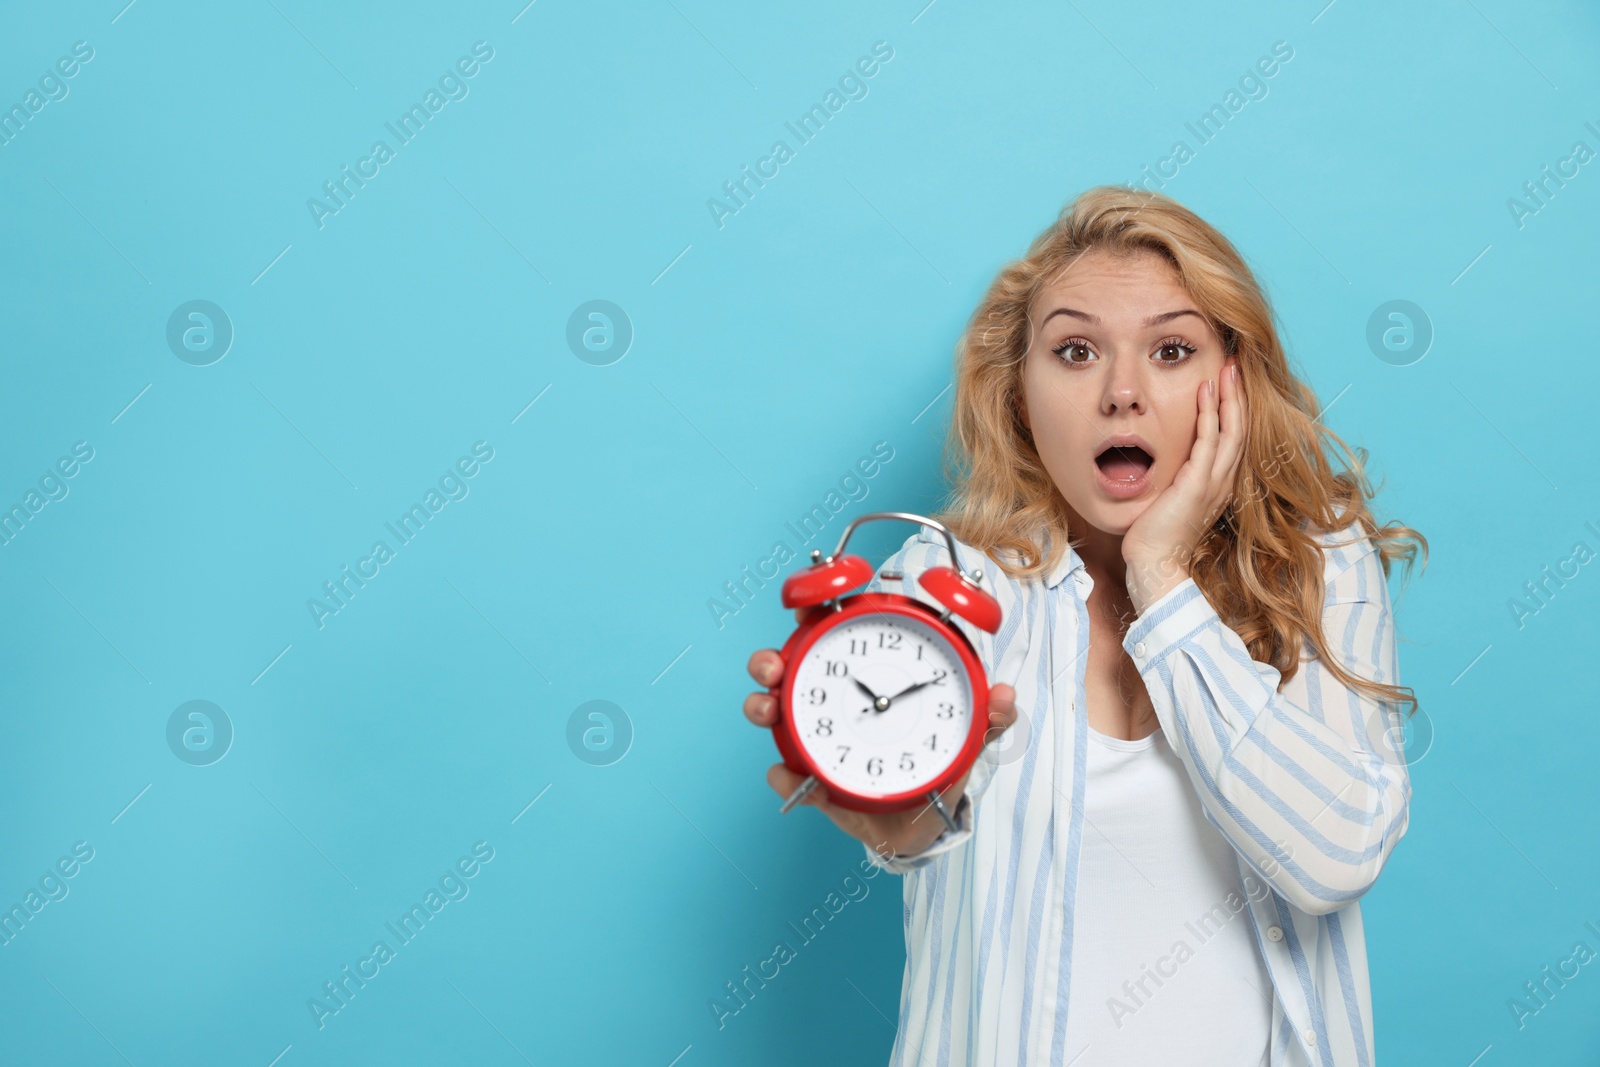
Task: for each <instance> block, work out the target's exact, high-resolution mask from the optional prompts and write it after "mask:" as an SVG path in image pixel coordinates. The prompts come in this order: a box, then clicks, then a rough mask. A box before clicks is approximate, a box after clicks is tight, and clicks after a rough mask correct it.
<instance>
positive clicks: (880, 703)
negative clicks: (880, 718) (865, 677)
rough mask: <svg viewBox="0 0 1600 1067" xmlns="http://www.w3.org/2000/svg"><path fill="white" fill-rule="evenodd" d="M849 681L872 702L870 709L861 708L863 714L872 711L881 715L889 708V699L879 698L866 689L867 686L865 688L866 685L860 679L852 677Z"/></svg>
mask: <svg viewBox="0 0 1600 1067" xmlns="http://www.w3.org/2000/svg"><path fill="white" fill-rule="evenodd" d="M850 680H851V681H852V682H855V683H856V688H857V689H859V690H861V691H862V692H863V693H865V694H866V695H867V697H868V698H869V699H870V700H871V701H872V706H871V707H870V708H862V709H861V710H862V711H863V712H866V711H874V712H878V713H882V712H883V711H884V710H885V709H887V708H888V707H889V698H888V697H881V696H879V695H878V694H877V693H874V692H873V691H872V690H870V689H868V688H867V686H866V683H864V682H863V681H862V680H861V679H860V678H855V677H852V678H851V679H850Z"/></svg>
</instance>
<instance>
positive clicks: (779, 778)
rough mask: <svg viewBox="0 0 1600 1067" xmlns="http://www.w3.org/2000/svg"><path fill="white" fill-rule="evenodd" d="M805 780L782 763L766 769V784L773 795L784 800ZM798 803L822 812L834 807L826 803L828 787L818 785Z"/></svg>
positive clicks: (801, 775)
mask: <svg viewBox="0 0 1600 1067" xmlns="http://www.w3.org/2000/svg"><path fill="white" fill-rule="evenodd" d="M805 780H806V776H805V775H803V774H800V773H799V772H797V771H791V770H790V769H789V768H788V767H787V766H786V765H784V764H782V763H774V764H773V765H772V766H770V767H768V768H767V784H768V785H770V786H771V787H772V791H773V792H774V793H776V794H778V795H779V796H780V797H783V798H784V799H785V800H787V799H788V798H789V794H791V793H793V792H794V791H795V790H796V789H799V788H800V783H801V782H803V781H805ZM800 803H802V804H810V805H811V806H813V807H818V808H822V809H824V810H833V809H834V805H832V804H830V803H828V787H827V786H825V785H818V786H817V787H816V788H815V789H813V790H812V791H811V792H810V793H809V794H807V796H806V798H805V799H804V800H802V801H801V802H800Z"/></svg>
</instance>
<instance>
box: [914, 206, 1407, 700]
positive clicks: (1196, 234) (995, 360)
mask: <svg viewBox="0 0 1600 1067" xmlns="http://www.w3.org/2000/svg"><path fill="white" fill-rule="evenodd" d="M1091 249H1099V250H1103V251H1106V252H1109V253H1112V254H1116V255H1130V254H1140V253H1143V252H1154V253H1156V254H1158V255H1160V256H1161V257H1163V258H1164V259H1165V260H1166V261H1167V262H1168V263H1170V264H1171V265H1172V266H1173V267H1174V268H1175V269H1176V270H1177V274H1178V279H1179V282H1180V284H1181V285H1182V286H1183V287H1184V288H1185V289H1186V290H1187V291H1188V293H1189V294H1190V295H1191V296H1192V297H1193V298H1194V301H1195V304H1196V305H1197V306H1198V308H1199V310H1200V312H1201V314H1203V315H1205V316H1206V318H1207V320H1208V321H1209V322H1210V323H1211V326H1212V328H1213V329H1214V330H1216V332H1217V335H1218V336H1219V337H1221V338H1222V340H1223V344H1224V349H1225V351H1226V353H1227V354H1228V355H1233V356H1237V357H1238V360H1239V370H1240V373H1241V375H1242V381H1243V385H1244V391H1245V395H1246V396H1248V397H1249V398H1250V402H1249V416H1248V420H1247V425H1246V428H1245V442H1244V453H1243V455H1242V457H1241V462H1240V464H1239V469H1238V474H1237V481H1236V484H1235V486H1234V494H1233V501H1232V503H1230V504H1229V506H1228V508H1227V509H1226V510H1225V511H1224V512H1223V514H1222V516H1221V517H1220V518H1219V519H1218V520H1217V522H1216V524H1215V525H1214V526H1212V527H1211V528H1210V529H1208V530H1207V532H1206V533H1205V535H1204V536H1203V537H1202V538H1201V540H1200V543H1199V545H1198V546H1197V548H1196V550H1195V553H1194V555H1193V557H1192V558H1191V559H1190V561H1189V574H1190V576H1191V577H1192V578H1193V579H1194V580H1195V583H1196V584H1197V585H1198V586H1199V587H1200V589H1201V591H1202V592H1203V593H1204V594H1205V596H1206V599H1207V600H1208V601H1210V603H1211V604H1212V605H1213V606H1214V607H1215V608H1216V610H1217V614H1218V615H1219V616H1221V618H1222V620H1223V621H1224V622H1225V623H1227V625H1228V626H1229V628H1231V629H1232V630H1233V631H1234V632H1235V633H1237V634H1238V635H1239V636H1240V638H1242V639H1243V640H1244V643H1245V645H1246V646H1247V647H1248V649H1249V650H1250V655H1251V657H1252V658H1253V659H1255V660H1257V661H1259V662H1262V663H1268V664H1271V665H1272V666H1273V667H1275V668H1277V670H1278V672H1279V674H1280V675H1281V682H1280V688H1281V684H1282V682H1287V681H1289V679H1291V678H1293V677H1294V675H1295V673H1296V672H1297V671H1298V670H1299V669H1300V652H1301V649H1302V647H1303V645H1302V642H1306V643H1309V645H1310V647H1311V648H1312V649H1313V650H1315V651H1316V653H1317V655H1318V656H1319V657H1321V658H1322V660H1323V663H1324V666H1326V667H1327V668H1328V670H1329V671H1330V672H1331V673H1332V674H1333V675H1334V676H1335V677H1337V678H1338V679H1339V680H1340V681H1341V682H1343V683H1344V684H1345V685H1348V686H1351V687H1354V688H1357V689H1360V690H1363V691H1365V692H1367V693H1369V694H1371V695H1372V696H1373V697H1375V698H1377V699H1379V700H1382V701H1388V702H1394V703H1400V704H1409V705H1410V707H1411V711H1412V713H1415V711H1416V708H1417V699H1416V696H1415V693H1414V692H1413V691H1412V690H1411V688H1410V687H1403V686H1399V685H1388V684H1382V683H1378V682H1375V681H1373V680H1370V679H1366V678H1360V677H1356V676H1354V675H1352V674H1350V673H1349V672H1348V671H1346V670H1345V669H1344V667H1343V665H1342V664H1340V663H1339V662H1338V660H1337V657H1336V656H1331V655H1329V656H1324V655H1322V650H1323V649H1325V648H1327V647H1328V645H1327V643H1326V639H1325V636H1324V634H1323V632H1322V621H1321V620H1322V609H1323V598H1324V596H1325V590H1324V589H1323V580H1322V572H1323V555H1322V548H1321V546H1320V545H1319V544H1318V543H1317V539H1316V538H1317V534H1318V532H1319V531H1326V532H1332V531H1335V530H1339V529H1343V528H1344V527H1345V526H1347V525H1349V524H1350V523H1351V522H1353V521H1356V520H1359V521H1360V524H1361V527H1362V529H1363V530H1365V531H1366V535H1367V537H1370V538H1371V540H1372V541H1373V542H1374V544H1375V545H1376V547H1377V550H1378V552H1379V553H1380V555H1381V559H1382V565H1383V572H1384V574H1385V576H1387V575H1388V573H1389V567H1390V564H1391V563H1392V562H1393V561H1394V560H1396V559H1404V560H1405V562H1406V576H1407V578H1409V576H1410V572H1411V565H1412V563H1413V561H1414V559H1415V557H1416V555H1417V549H1418V545H1419V544H1420V546H1421V548H1422V553H1423V567H1424V569H1426V566H1427V545H1428V542H1427V539H1426V538H1424V537H1423V536H1422V535H1421V534H1420V533H1418V532H1417V531H1415V530H1413V529H1412V528H1411V527H1409V526H1405V525H1402V524H1400V523H1398V522H1391V523H1388V524H1387V525H1385V526H1383V527H1381V528H1380V527H1379V526H1377V524H1376V522H1375V521H1374V519H1373V517H1372V512H1371V510H1370V509H1369V507H1368V506H1367V499H1368V498H1369V497H1371V496H1373V495H1374V490H1373V489H1372V488H1371V486H1370V484H1369V483H1368V480H1367V477H1366V473H1365V469H1364V468H1365V463H1366V459H1367V452H1366V449H1363V448H1358V449H1356V450H1355V454H1354V455H1352V453H1351V450H1350V449H1349V447H1347V446H1346V445H1345V443H1344V442H1343V441H1342V440H1341V439H1340V438H1339V437H1338V435H1336V434H1334V433H1333V432H1332V431H1331V430H1329V429H1328V428H1327V427H1326V426H1324V425H1323V424H1322V423H1321V421H1320V420H1319V418H1318V414H1319V412H1320V410H1321V409H1320V408H1319V406H1318V404H1317V398H1316V394H1315V393H1313V392H1312V390H1311V389H1310V387H1308V386H1307V385H1306V384H1305V383H1303V382H1301V381H1300V380H1299V379H1298V378H1297V377H1295V375H1294V374H1293V373H1292V372H1291V371H1290V369H1289V365H1288V362H1287V360H1286V358H1285V355H1284V350H1283V346H1282V344H1281V343H1280V342H1279V339H1278V333H1277V329H1276V326H1275V323H1274V315H1273V311H1272V307H1271V305H1270V303H1269V302H1268V300H1267V297H1266V295H1265V293H1264V292H1263V291H1262V289H1261V286H1260V284H1259V283H1258V282H1257V281H1256V279H1255V276H1254V275H1253V274H1252V273H1251V271H1250V268H1249V267H1248V266H1247V265H1246V264H1245V261H1244V259H1243V257H1242V256H1240V255H1239V253H1238V251H1237V250H1235V249H1234V247H1233V245H1232V244H1231V243H1230V242H1229V241H1228V239H1227V238H1226V237H1224V236H1223V235H1222V234H1221V233H1219V232H1217V230H1215V229H1214V228H1213V227H1212V226H1211V225H1210V224H1208V223H1207V222H1205V221H1204V220H1203V219H1201V218H1200V217H1199V216H1198V215H1196V214H1194V212H1192V211H1190V210H1189V209H1188V208H1186V207H1184V206H1183V205H1181V204H1179V203H1178V202H1177V201H1175V200H1173V199H1172V198H1171V197H1168V196H1164V195H1162V194H1160V193H1153V192H1149V191H1147V190H1144V189H1139V188H1134V187H1129V186H1115V185H1103V186H1098V187H1096V188H1093V189H1089V190H1087V191H1086V192H1084V193H1083V194H1082V195H1080V196H1079V197H1078V198H1077V199H1076V200H1074V201H1073V202H1072V203H1070V204H1068V205H1067V206H1066V207H1065V208H1064V209H1063V210H1062V211H1061V214H1060V216H1059V217H1058V218H1057V219H1056V221H1055V222H1054V223H1053V224H1051V225H1050V226H1049V228H1047V229H1046V230H1045V231H1044V232H1043V233H1041V234H1040V235H1039V236H1038V237H1037V238H1035V239H1034V241H1033V243H1032V245H1030V246H1029V248H1028V252H1027V255H1025V256H1024V257H1022V258H1021V259H1019V260H1016V261H1014V262H1012V263H1009V264H1007V265H1006V266H1005V267H1004V268H1003V269H1002V270H1001V271H1000V273H999V275H998V276H997V277H996V278H995V280H994V282H993V283H992V284H991V285H990V287H989V290H988V292H987V293H986V294H985V295H984V298H983V300H982V301H981V302H980V303H979V305H978V307H977V309H976V310H975V311H974V312H973V314H972V317H971V319H970V320H969V322H968V324H967V327H966V329H965V330H964V331H963V333H962V336H961V338H960V340H959V341H958V343H957V345H956V360H955V362H956V367H955V417H954V419H953V420H952V421H951V424H950V431H949V435H948V438H947V440H946V443H945V467H946V475H947V478H948V479H949V482H950V484H951V485H952V486H953V489H952V491H951V493H950V495H949V497H948V499H947V501H946V506H945V508H944V509H943V510H942V511H941V512H940V513H939V514H938V516H937V517H938V518H939V519H940V521H942V522H944V523H945V524H946V525H948V526H949V527H950V528H951V530H952V531H953V532H954V533H955V535H956V536H957V537H959V538H960V539H961V540H962V541H965V542H966V543H967V544H970V545H972V546H973V547H974V548H978V549H981V550H983V551H985V552H986V553H987V554H988V555H990V556H991V557H993V558H994V559H995V560H996V562H998V563H999V564H1000V565H1001V567H1002V569H1003V570H1004V571H1005V572H1006V573H1007V574H1009V575H1011V576H1012V577H1014V578H1019V579H1021V578H1031V577H1037V576H1042V575H1043V574H1046V573H1048V572H1049V571H1050V570H1052V569H1053V568H1054V567H1055V565H1056V564H1057V562H1058V561H1059V560H1060V558H1061V555H1062V554H1063V553H1064V552H1065V551H1066V545H1067V541H1068V538H1069V537H1070V533H1071V530H1070V524H1069V521H1068V511H1067V506H1066V501H1065V500H1064V499H1063V498H1062V496H1061V494H1060V491H1059V490H1057V488H1056V486H1055V483H1054V482H1052V481H1051V479H1050V475H1049V473H1048V472H1047V471H1046V470H1045V467H1044V464H1043V462H1042V461H1041V460H1040V457H1039V453H1038V451H1037V450H1036V449H1035V448H1034V444H1033V441H1032V435H1031V434H1030V433H1029V432H1028V430H1027V428H1026V427H1025V426H1024V425H1023V423H1022V419H1021V415H1020V409H1021V399H1022V366H1023V361H1024V358H1025V357H1026V355H1027V352H1028V348H1029V345H1030V344H1031V342H1032V338H1033V327H1032V322H1031V320H1030V318H1029V308H1030V307H1031V306H1032V303H1033V300H1034V298H1035V297H1036V296H1037V295H1038V293H1039V291H1040V290H1041V289H1042V288H1043V287H1044V286H1046V285H1047V284H1049V283H1050V282H1051V281H1052V280H1054V279H1055V278H1057V277H1058V276H1059V275H1060V274H1061V273H1062V272H1063V271H1065V270H1067V269H1068V268H1069V267H1071V265H1072V264H1073V263H1074V262H1076V261H1077V259H1078V258H1079V257H1080V256H1082V255H1083V254H1084V253H1085V252H1088V251H1090V250H1091ZM1329 452H1337V453H1338V454H1340V455H1341V456H1342V466H1343V469H1342V470H1335V469H1334V467H1333V465H1332V463H1330V461H1329V458H1328V453H1329ZM1056 531H1060V532H1061V533H1062V534H1063V535H1064V536H1060V537H1057V536H1054V533H1055V532H1056ZM1348 543H1350V542H1340V544H1348ZM1008 557H1009V558H1008Z"/></svg>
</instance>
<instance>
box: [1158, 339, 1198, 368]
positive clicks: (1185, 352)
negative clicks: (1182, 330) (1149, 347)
mask: <svg viewBox="0 0 1600 1067" xmlns="http://www.w3.org/2000/svg"><path fill="white" fill-rule="evenodd" d="M1194 351H1195V347H1194V345H1191V344H1189V343H1188V342H1187V341H1162V342H1161V344H1160V346H1159V347H1157V348H1156V362H1158V363H1182V362H1183V361H1184V360H1186V359H1188V358H1189V357H1190V356H1191V355H1193V354H1194ZM1168 353H1171V355H1168Z"/></svg>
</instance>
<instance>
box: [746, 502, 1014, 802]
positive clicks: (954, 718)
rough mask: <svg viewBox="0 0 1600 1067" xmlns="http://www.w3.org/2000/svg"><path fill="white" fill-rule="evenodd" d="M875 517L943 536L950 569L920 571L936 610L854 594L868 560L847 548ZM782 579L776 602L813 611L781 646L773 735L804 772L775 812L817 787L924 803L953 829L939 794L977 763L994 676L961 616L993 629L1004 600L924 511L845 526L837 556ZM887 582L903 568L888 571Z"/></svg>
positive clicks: (845, 798) (838, 798) (895, 596)
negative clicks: (964, 562) (983, 584)
mask: <svg viewBox="0 0 1600 1067" xmlns="http://www.w3.org/2000/svg"><path fill="white" fill-rule="evenodd" d="M879 519H899V520H903V521H907V522H917V523H921V524H922V525H924V526H927V527H929V528H931V529H934V530H937V531H938V532H939V533H941V534H943V535H944V539H945V544H946V546H947V547H948V548H949V551H950V562H951V563H952V564H954V566H951V567H929V568H928V569H927V570H925V571H923V572H922V574H921V576H920V578H919V579H918V582H919V584H920V585H921V587H922V589H923V591H924V592H926V593H927V594H928V595H929V596H930V597H931V598H932V599H933V600H935V601H937V602H938V604H939V605H940V607H941V608H942V609H943V610H942V611H941V610H936V609H934V608H932V607H930V606H929V605H927V604H925V603H923V602H922V601H920V600H916V599H913V598H912V597H909V596H904V595H902V594H899V593H858V594H856V595H854V596H846V595H845V594H847V593H849V592H850V591H851V590H852V589H855V588H856V587H858V586H860V585H863V584H865V583H866V582H868V581H870V580H871V578H872V576H873V567H872V564H870V563H868V562H867V561H866V560H864V559H862V558H861V557H860V556H846V555H844V554H843V553H844V547H845V544H846V543H847V542H848V541H849V540H850V535H851V534H852V533H854V532H855V530H856V527H858V526H860V525H861V524H862V523H865V522H873V521H875V520H879ZM811 564H812V565H811V566H810V567H807V568H806V569H805V570H802V571H797V572H796V573H794V574H791V575H790V576H789V578H788V579H787V580H786V581H785V582H784V583H783V606H784V607H786V608H806V609H809V610H807V611H806V612H805V614H804V615H803V616H802V617H801V621H800V625H799V627H798V628H797V629H796V630H795V632H794V633H793V634H792V635H790V637H789V640H788V641H787V642H785V643H784V646H783V649H782V652H781V653H780V654H781V655H782V657H783V662H784V673H783V680H782V682H781V684H779V685H778V686H776V687H774V688H773V689H771V690H770V692H771V693H772V694H773V695H774V696H776V697H777V698H778V719H777V721H776V722H775V723H774V724H773V727H772V736H773V739H774V740H775V741H776V742H777V744H778V751H779V752H780V753H782V755H783V761H784V764H785V765H786V766H787V767H788V768H789V769H790V770H792V771H794V772H796V773H798V774H804V775H806V779H805V781H803V782H802V783H801V784H800V786H799V788H797V789H796V790H795V791H794V793H793V794H791V795H790V796H789V798H788V799H787V800H786V801H784V803H783V806H782V807H781V808H780V809H779V810H780V811H782V812H785V813H786V812H788V811H789V810H790V809H792V808H793V807H794V806H795V805H796V804H798V803H800V801H802V800H804V799H805V798H806V797H807V796H808V795H809V794H810V793H811V791H812V790H813V789H815V788H816V787H817V786H818V785H819V784H820V785H824V786H826V787H827V789H828V798H829V800H831V801H832V802H833V803H835V804H838V805H839V806H840V807H842V808H849V809H851V810H852V811H864V812H892V811H905V810H908V809H910V808H914V807H916V806H917V805H919V804H923V803H927V804H929V805H931V806H932V807H933V808H934V809H935V810H936V811H938V813H939V815H940V817H941V818H942V819H943V820H944V822H945V825H946V826H948V827H950V828H951V829H952V830H954V829H955V828H956V823H955V820H954V818H953V817H952V816H951V814H950V812H949V810H947V808H946V807H945V804H944V802H943V800H942V799H941V797H940V794H941V793H942V792H943V791H944V790H946V789H948V788H949V787H950V786H951V785H953V784H954V783H955V782H956V781H957V780H959V779H960V778H961V776H962V775H964V774H966V773H967V771H968V770H969V769H970V768H971V767H972V764H973V763H974V762H975V761H976V760H977V758H978V753H979V752H980V751H981V750H982V748H983V744H984V737H985V734H986V733H987V732H988V728H989V681H988V679H987V677H985V675H984V671H983V664H982V663H981V662H979V660H978V656H977V653H976V652H974V651H973V648H972V644H971V642H969V641H968V640H967V638H966V635H965V634H963V633H962V632H961V631H960V629H958V628H957V627H956V626H955V625H953V624H952V622H951V617H952V616H956V617H959V618H961V619H964V620H966V621H967V622H969V623H971V624H972V625H973V626H976V627H978V628H979V629H981V630H984V631H987V632H988V633H994V632H995V631H996V630H998V629H999V628H1000V605H999V604H998V603H997V602H996V601H995V599H994V598H993V597H992V596H990V595H989V594H988V593H985V592H984V591H983V590H982V589H980V588H979V587H978V585H977V583H978V582H979V581H981V580H982V578H983V572H982V571H981V570H974V571H973V572H972V574H971V575H970V576H969V575H965V574H962V573H961V571H960V570H958V569H957V568H958V567H959V561H958V560H957V559H956V542H955V537H954V536H953V535H952V534H951V533H950V531H949V530H948V529H946V528H945V527H944V526H943V525H942V524H941V523H938V522H936V521H934V520H933V519H930V518H926V517H924V516H921V515H912V514H909V513H907V512H901V511H883V512H877V513H875V514H871V515H863V516H861V517H860V518H858V519H856V520H855V521H854V522H852V523H850V525H849V526H847V527H846V528H845V531H844V535H843V536H842V537H841V538H840V539H839V545H838V547H837V548H835V549H834V550H833V554H832V555H830V556H827V557H826V558H823V557H822V553H821V551H820V550H819V551H814V552H812V553H811ZM884 578H885V579H886V580H891V581H892V580H895V579H897V578H900V576H899V575H895V574H891V573H889V572H885V574H884Z"/></svg>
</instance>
